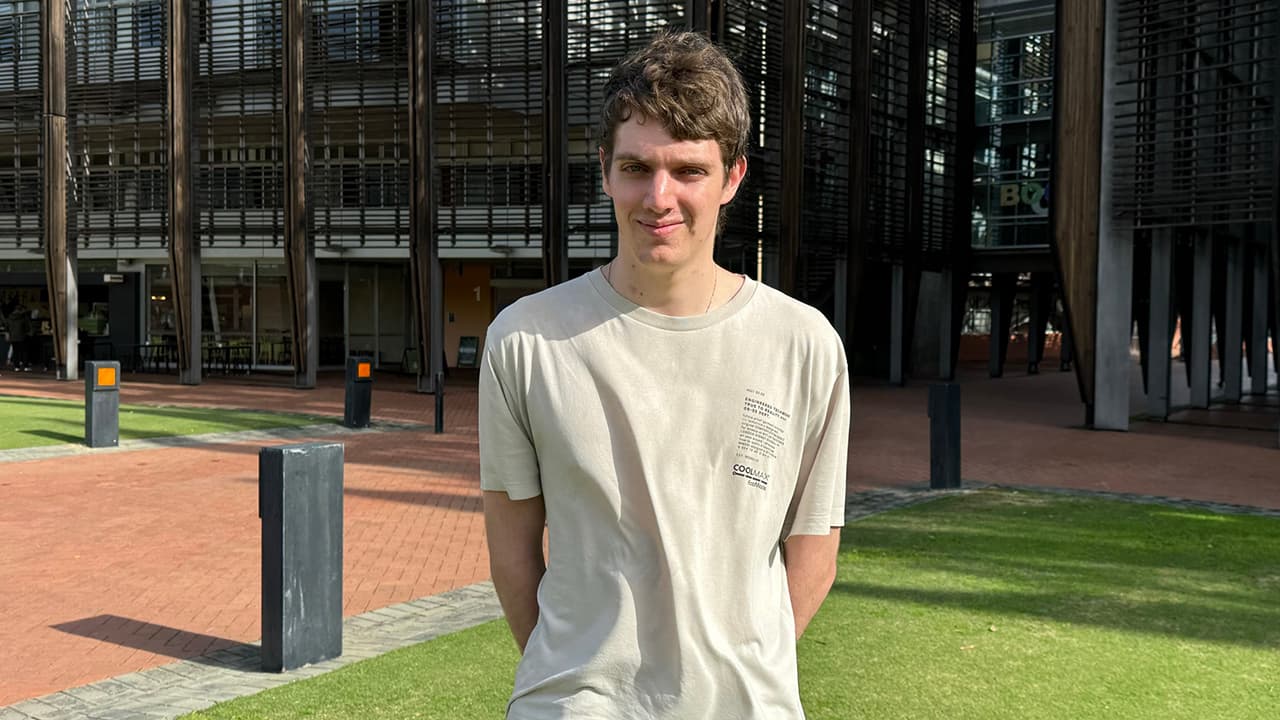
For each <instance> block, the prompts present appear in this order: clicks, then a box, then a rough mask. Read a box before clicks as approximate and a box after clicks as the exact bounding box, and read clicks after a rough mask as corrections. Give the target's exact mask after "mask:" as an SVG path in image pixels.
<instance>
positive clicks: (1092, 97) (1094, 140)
mask: <svg viewBox="0 0 1280 720" xmlns="http://www.w3.org/2000/svg"><path fill="white" fill-rule="evenodd" d="M1106 6H1107V2H1106V0H1057V4H1056V16H1057V17H1056V27H1057V33H1056V36H1055V38H1054V54H1055V55H1056V58H1055V61H1054V89H1055V92H1054V103H1053V114H1054V147H1056V148H1070V149H1071V150H1070V152H1055V153H1054V154H1053V169H1052V179H1051V181H1050V183H1051V186H1052V187H1053V202H1052V204H1051V206H1050V208H1049V224H1050V237H1051V243H1052V245H1053V250H1054V258H1055V260H1056V261H1057V269H1058V273H1059V279H1060V282H1059V284H1060V285H1061V286H1062V295H1063V307H1064V310H1065V312H1066V316H1067V325H1068V327H1069V332H1070V337H1071V347H1072V353H1073V356H1074V359H1075V369H1076V381H1077V383H1078V384H1079V387H1080V399H1081V400H1082V401H1083V402H1084V403H1085V417H1086V422H1087V423H1089V424H1092V423H1093V408H1094V341H1095V323H1096V321H1097V307H1098V192H1099V188H1098V183H1099V179H1100V171H1101V169H1100V162H1101V152H1100V148H1101V142H1102V112H1101V109H1102V85H1103V83H1102V78H1103V47H1104V45H1103V41H1104V36H1103V29H1104V17H1105V12H1106Z"/></svg>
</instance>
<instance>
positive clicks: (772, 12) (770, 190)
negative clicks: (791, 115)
mask: <svg viewBox="0 0 1280 720" xmlns="http://www.w3.org/2000/svg"><path fill="white" fill-rule="evenodd" d="M782 12H783V8H782V4H781V3H765V2H727V3H725V4H724V8H723V14H724V34H723V36H722V37H721V44H722V45H723V46H724V47H725V49H726V50H727V51H728V52H729V55H730V57H732V58H733V59H734V61H735V62H736V63H737V64H738V71H739V72H741V73H742V80H743V82H744V83H745V85H746V87H747V99H748V101H749V102H750V107H751V141H750V144H749V145H748V148H747V158H748V163H747V178H746V180H744V181H743V183H742V187H741V188H740V189H739V190H738V197H737V199H736V200H735V201H734V203H733V205H732V206H731V207H730V208H729V212H728V216H727V217H726V222H725V229H724V231H723V233H721V237H720V239H719V241H718V242H719V244H720V248H719V250H720V257H721V262H722V263H723V264H725V266H726V267H729V268H730V269H732V270H736V271H739V272H745V273H747V274H749V275H751V276H752V277H755V275H756V267H757V253H758V252H759V253H761V254H763V256H764V257H765V258H766V260H765V262H766V263H773V264H776V262H777V257H778V252H779V243H780V239H781V212H782V207H781V199H782V192H781V190H782V155H781V154H782Z"/></svg>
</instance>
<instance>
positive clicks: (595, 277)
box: [587, 267, 759, 331]
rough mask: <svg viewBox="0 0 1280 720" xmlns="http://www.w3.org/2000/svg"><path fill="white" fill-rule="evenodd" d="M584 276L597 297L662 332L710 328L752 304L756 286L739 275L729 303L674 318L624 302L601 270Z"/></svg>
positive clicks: (622, 313) (753, 282) (622, 312)
mask: <svg viewBox="0 0 1280 720" xmlns="http://www.w3.org/2000/svg"><path fill="white" fill-rule="evenodd" d="M587 277H588V278H589V279H590V281H591V286H592V287H593V288H595V290H596V292H597V293H599V295H600V298H601V299H602V300H604V301H605V302H607V303H608V304H609V305H611V306H612V307H613V309H615V310H617V311H618V312H619V313H620V314H621V315H623V316H625V317H628V318H631V319H632V320H635V321H636V322H639V323H643V324H645V325H648V326H650V327H655V328H660V329H662V330H677V331H678V330H701V329H702V328H706V327H710V326H712V325H715V324H716V323H718V322H720V321H721V320H724V319H726V318H729V317H731V316H733V315H734V314H736V313H737V312H738V311H739V310H741V309H742V308H744V307H746V305H747V303H749V302H751V298H752V297H754V296H755V294H756V288H757V286H758V285H759V283H757V282H756V281H755V280H752V279H751V278H749V277H747V276H746V275H741V276H740V277H741V278H742V287H740V288H738V292H736V293H734V296H733V297H731V298H729V301H728V302H726V303H725V304H723V305H721V306H720V307H717V308H714V309H712V310H711V311H710V312H705V313H701V314H699V315H685V316H682V317H676V316H674V315H663V314H662V313H659V312H654V311H653V310H650V309H648V308H645V307H641V306H639V305H637V304H635V303H633V302H631V301H630V300H628V299H626V298H625V297H623V296H622V294H621V293H619V292H618V291H617V290H614V289H613V286H612V285H610V284H609V281H608V280H607V279H606V278H605V276H604V268H603V267H601V268H597V269H596V270H593V271H592V272H589V273H587Z"/></svg>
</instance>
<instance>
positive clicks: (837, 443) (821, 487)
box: [782, 367, 849, 541]
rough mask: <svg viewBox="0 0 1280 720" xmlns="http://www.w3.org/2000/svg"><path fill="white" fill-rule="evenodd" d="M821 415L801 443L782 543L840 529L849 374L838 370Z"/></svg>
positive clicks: (846, 444) (841, 523)
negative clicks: (790, 539) (796, 475)
mask: <svg viewBox="0 0 1280 720" xmlns="http://www.w3.org/2000/svg"><path fill="white" fill-rule="evenodd" d="M824 405H825V413H821V414H819V415H818V417H819V418H821V421H820V422H819V423H816V424H815V428H814V430H813V431H812V432H811V433H810V435H809V437H807V438H806V439H805V449H804V456H803V460H802V462H801V465H800V477H799V478H798V479H797V481H796V490H795V495H794V496H793V497H792V499H791V507H790V508H789V509H788V512H787V521H786V524H785V525H784V526H783V530H782V540H783V541H786V540H787V539H788V538H790V537H791V536H792V535H826V534H827V533H829V532H831V528H835V527H843V526H844V496H845V477H846V475H847V473H848V467H849V372H848V369H847V367H842V368H841V371H840V373H839V375H838V376H837V377H836V380H835V382H834V383H833V385H832V387H831V390H830V393H829V395H828V396H827V398H826V402H825V403H824Z"/></svg>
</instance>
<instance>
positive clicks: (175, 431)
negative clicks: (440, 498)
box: [0, 395, 336, 450]
mask: <svg viewBox="0 0 1280 720" xmlns="http://www.w3.org/2000/svg"><path fill="white" fill-rule="evenodd" d="M331 422H336V420H335V419H334V418H320V417H315V416H308V415H286V414H283V413H268V412H249V411H244V410H219V409H210V408H194V407H147V406H142V405H121V406H120V439H121V440H136V439H139V438H154V437H169V436H173V435H198V434H201V433H212V432H232V431H237V430H262V429H265V428H279V427H301V426H304V425H319V424H322V423H331ZM83 442H84V403H83V402H71V401H67V400H47V399H43V398H25V397H12V396H8V395H0V450H12V449H14V448H27V447H37V446H40V445H57V444H59V443H83Z"/></svg>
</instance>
